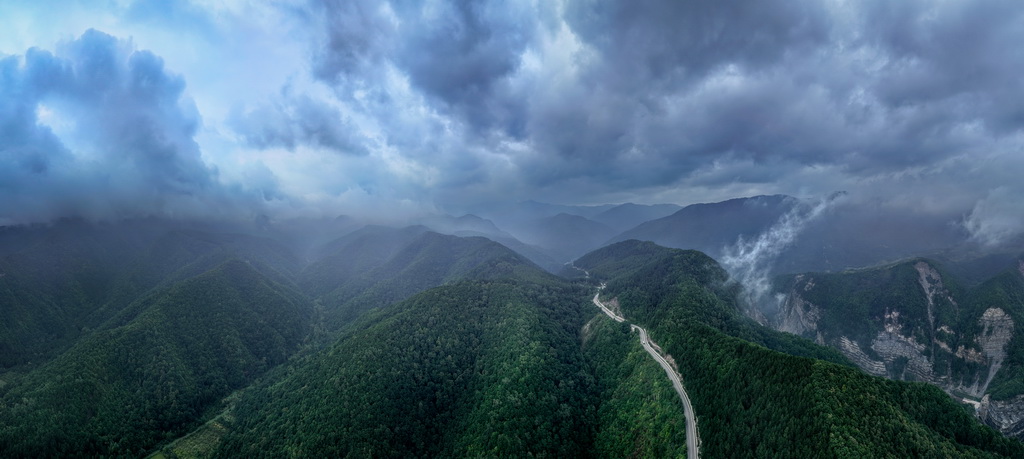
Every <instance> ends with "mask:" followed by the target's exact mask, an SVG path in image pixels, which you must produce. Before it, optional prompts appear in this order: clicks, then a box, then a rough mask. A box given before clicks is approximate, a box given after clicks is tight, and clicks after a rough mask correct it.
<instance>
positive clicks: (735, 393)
mask: <svg viewBox="0 0 1024 459" xmlns="http://www.w3.org/2000/svg"><path fill="white" fill-rule="evenodd" d="M629 260H633V261H639V262H640V263H639V264H638V263H634V262H631V261H629ZM576 266H577V267H579V268H581V269H584V270H587V271H588V272H589V273H590V276H591V277H594V278H596V279H598V280H602V281H604V282H606V285H607V287H606V288H605V289H604V290H603V291H602V292H601V296H602V297H604V298H605V300H604V301H605V302H606V303H609V304H611V305H612V307H614V308H616V309H617V310H618V311H619V312H620V313H621V314H622V315H624V316H625V317H627V318H629V319H630V320H631V321H634V322H635V323H638V324H639V325H641V326H643V327H645V328H647V329H648V335H649V337H650V339H651V340H655V341H657V343H658V344H659V345H660V347H661V349H663V350H664V351H665V353H666V354H668V355H670V356H674V362H675V365H676V366H677V367H678V371H679V373H680V374H681V375H682V379H683V381H684V383H685V385H686V389H687V392H689V395H690V398H691V400H692V401H693V404H694V406H695V409H696V411H697V416H698V418H699V419H700V424H699V425H700V436H701V443H702V446H701V454H702V455H706V456H709V457H747V456H768V455H772V456H780V457H820V456H825V457H828V456H836V457H881V456H888V455H895V456H901V455H908V456H957V457H986V456H988V455H989V454H996V455H1002V456H1009V457H1013V456H1017V455H1020V454H1024V445H1021V444H1020V443H1019V442H1016V441H1013V440H1009V439H1007V438H1005V437H1002V436H1001V435H999V434H998V433H996V432H995V431H993V430H991V429H989V428H987V427H985V426H983V425H982V424H980V423H979V422H977V421H976V420H974V419H973V418H972V416H971V415H970V414H969V413H968V412H967V411H966V410H964V409H963V408H962V407H960V406H958V405H957V404H955V403H954V402H953V401H952V400H951V399H950V398H949V397H948V396H946V395H945V394H943V393H942V392H941V391H940V390H939V389H937V388H935V387H932V386H928V385H922V384H908V383H904V382H897V381H890V380H886V379H883V378H878V377H872V376H869V375H867V374H864V373H863V372H861V371H859V370H857V369H855V368H851V367H850V366H848V365H846V364H842V363H844V362H847V360H846V359H845V358H843V357H842V356H838V358H835V359H834V360H835V361H836V362H838V363H833V362H829V361H827V360H820V359H811V358H806V357H800V356H799V355H808V354H812V353H820V354H821V355H822V356H825V357H828V356H835V353H834V351H829V350H826V349H824V348H822V347H819V346H816V345H814V344H813V343H811V342H809V341H805V340H801V339H796V338H795V337H792V338H775V337H776V336H778V332H760V331H753V330H756V329H757V326H756V324H751V323H750V322H748V321H746V320H744V318H742V317H741V313H740V312H739V308H738V307H737V305H736V300H735V298H736V294H737V292H736V291H735V290H733V289H734V287H730V284H728V283H726V282H725V281H726V279H727V275H726V274H725V272H724V271H723V270H722V269H721V268H720V267H718V266H717V264H716V263H715V262H714V261H713V260H712V259H710V258H708V257H707V256H705V255H703V254H701V253H698V252H694V251H682V250H676V249H665V248H659V247H655V246H653V245H652V244H650V243H644V242H639V241H625V242H622V243H619V244H614V245H611V246H609V247H605V248H603V249H599V250H597V251H595V252H592V253H590V254H588V255H587V256H585V257H582V258H580V259H579V260H577V261H576ZM602 320H606V321H607V320H608V319H602ZM744 335H747V336H749V337H750V338H746V337H744ZM759 341H760V342H762V343H765V344H766V345H768V346H769V347H770V348H771V349H769V348H766V347H764V346H761V345H758V344H755V343H757V342H759ZM780 351H782V352H780Z"/></svg>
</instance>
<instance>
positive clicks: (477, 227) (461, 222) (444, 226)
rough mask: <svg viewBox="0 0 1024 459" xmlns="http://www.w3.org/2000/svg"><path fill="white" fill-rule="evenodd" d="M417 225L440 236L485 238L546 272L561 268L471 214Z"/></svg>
mask: <svg viewBox="0 0 1024 459" xmlns="http://www.w3.org/2000/svg"><path fill="white" fill-rule="evenodd" d="M419 223H420V224H422V225H424V226H426V227H428V228H430V229H431V230H433V231H436V232H438V233H441V234H451V235H453V236H462V237H468V236H480V237H485V238H487V239H490V240H492V241H495V242H497V243H499V244H501V245H503V246H505V247H508V248H510V249H512V250H514V251H515V252H516V253H519V254H520V255H522V256H524V257H526V258H528V259H530V261H532V262H534V263H536V264H537V266H540V267H542V268H544V269H546V270H548V271H552V272H553V271H557V270H559V269H561V267H562V263H560V262H557V261H555V259H554V258H552V256H551V255H550V254H548V253H547V251H546V250H545V249H543V248H541V247H537V246H535V245H530V244H526V243H524V242H522V241H520V240H519V239H516V238H515V236H512V235H511V234H509V233H506V232H505V231H503V230H502V229H500V228H498V227H497V226H496V225H495V224H494V222H492V221H490V220H487V219H484V218H480V217H478V216H476V215H473V214H466V215H463V216H461V217H452V216H451V215H441V216H433V217H429V218H424V219H422V220H420V222H419Z"/></svg>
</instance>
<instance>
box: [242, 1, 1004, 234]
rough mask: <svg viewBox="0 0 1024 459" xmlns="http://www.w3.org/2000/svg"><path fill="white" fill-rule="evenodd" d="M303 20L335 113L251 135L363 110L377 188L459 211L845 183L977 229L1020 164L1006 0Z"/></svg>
mask: <svg viewBox="0 0 1024 459" xmlns="http://www.w3.org/2000/svg"><path fill="white" fill-rule="evenodd" d="M306 16H307V20H308V21H309V23H310V24H311V25H312V26H313V27H315V28H316V30H317V32H316V33H315V34H314V36H315V42H314V43H313V44H312V46H311V51H312V52H311V63H312V67H313V69H314V76H315V77H316V78H318V79H319V80H320V81H321V82H323V83H325V84H327V85H328V86H329V87H330V88H331V89H332V90H333V91H334V95H335V96H336V97H337V100H336V101H335V102H337V103H339V104H342V105H344V106H345V107H346V110H347V111H344V113H345V114H344V115H343V114H342V111H339V112H337V113H335V112H333V111H323V110H321V111H314V110H311V111H308V113H307V112H302V111H300V110H295V109H289V110H290V111H289V110H285V112H288V113H290V114H289V115H288V116H284V117H281V116H279V115H275V116H277V118H274V116H269V115H266V116H264V115H262V114H261V116H260V117H261V118H264V119H274V120H276V121H274V122H273V123H271V124H270V125H269V126H270V127H268V128H267V129H264V130H263V131H262V132H265V133H268V134H267V135H266V136H264V137H262V138H263V139H264V140H262V141H261V140H259V139H260V137H258V136H257V137H252V136H251V135H250V134H251V132H254V131H253V130H252V129H250V130H248V131H246V132H249V133H250V134H246V137H247V138H248V139H249V140H250V141H254V143H256V144H259V143H260V142H264V143H267V144H271V143H275V142H276V143H277V144H278V145H285V146H290V145H292V142H293V141H294V142H295V143H299V142H300V140H299V139H303V138H305V139H307V140H305V142H307V143H311V144H319V145H321V146H325V147H328V148H330V147H329V146H328V145H327V144H328V143H329V142H319V143H318V141H309V140H308V139H309V138H312V137H315V136H313V135H311V134H312V133H319V132H330V131H329V129H328V126H329V125H331V120H334V125H335V127H337V128H338V129H343V130H345V131H349V129H348V128H347V127H346V126H348V124H349V123H348V121H346V117H347V116H348V114H349V113H354V114H357V115H358V118H359V119H360V120H370V124H372V125H374V127H375V132H377V133H378V135H379V136H378V137H375V138H374V140H373V141H372V142H370V141H368V140H367V139H365V138H359V137H358V136H357V137H345V139H346V141H351V142H356V143H359V142H362V143H364V144H367V148H368V150H369V151H370V153H369V154H368V156H369V157H371V158H378V156H381V157H386V160H385V161H383V163H382V164H383V165H384V166H388V167H381V169H380V170H381V172H380V173H379V174H377V175H375V183H374V184H373V185H372V186H373V187H374V188H375V189H381V188H388V187H391V188H396V189H397V188H402V189H409V188H410V187H407V186H405V185H407V184H405V183H404V182H403V181H407V180H409V179H408V177H409V176H410V175H409V174H405V172H408V171H414V172H413V173H412V174H411V176H415V177H428V179H424V181H423V182H422V183H420V184H419V185H416V186H412V187H411V189H415V190H421V193H419V197H421V198H424V199H432V198H433V199H439V200H442V201H447V200H452V199H454V200H456V201H458V200H459V199H461V200H462V202H466V201H467V200H472V199H476V200H481V201H486V200H489V199H531V198H535V199H544V200H556V201H564V202H573V201H576V202H579V201H581V200H584V198H582V197H581V196H585V197H586V198H585V200H586V201H588V202H595V201H601V200H607V199H622V197H626V198H629V197H641V199H642V197H643V196H644V195H649V194H650V193H657V194H659V195H661V196H672V190H684V191H688V190H697V191H703V192H711V193H713V194H714V193H719V192H718V191H715V190H740V192H743V193H809V194H817V195H827V194H828V193H829V192H831V191H833V190H835V189H836V187H840V188H842V189H849V190H850V191H851V192H852V193H851V195H852V196H859V195H861V194H868V195H872V196H871V198H875V197H878V195H880V194H888V196H890V197H898V198H894V199H897V200H899V201H900V202H902V203H903V204H905V205H908V206H917V207H918V208H927V209H930V210H929V211H931V210H935V211H937V212H938V211H941V212H945V213H947V214H956V213H957V212H959V213H960V214H962V215H968V218H967V220H968V221H967V222H966V226H968V227H971V228H992V227H993V226H992V225H991V224H988V225H986V224H983V223H979V222H975V220H977V219H979V218H981V219H983V216H985V215H991V214H993V212H994V211H993V210H992V209H1005V208H1007V207H1006V206H1004V205H1003V204H1001V203H1002V200H1005V199H1006V197H1007V196H1012V195H1014V193H1015V192H1018V191H1020V192H1021V193H1024V189H1022V188H1024V186H1021V185H1018V184H1017V183H1014V182H1013V180H1011V179H1009V178H1008V177H1011V176H1014V175H1015V174H1016V175H1017V176H1019V173H1021V172H1024V171H1022V170H1021V164H1020V162H1019V161H1012V160H1010V159H1011V158H1013V157H1014V155H1016V154H1019V151H1020V149H1021V144H1022V135H1024V132H1022V129H1021V128H1022V126H1024V108H1021V107H1022V105H1021V104H1019V101H1020V100H1022V96H1024V79H1021V78H1020V77H1019V75H1021V74H1022V72H1024V52H1021V51H1018V48H1019V47H1018V46H1016V44H1017V43H1020V42H1021V41H1022V40H1024V6H1022V4H1020V3H1019V2H1013V1H1002V0H979V1H974V2H932V1H923V0H920V1H918V0H911V1H905V2H888V1H867V2H814V1H802V0H800V1H783V0H771V1H755V0H744V1H731V2H703V1H656V0H640V1H592V0H568V1H566V2H562V3H555V2H525V1H524V2H466V1H440V2H428V3H424V2H406V1H398V0H395V1H390V2H364V1H355V2H343V1H324V2H317V1H311V2H310V7H309V8H308V9H307V12H306ZM296 97H298V96H296ZM299 105H301V103H299ZM299 105H296V106H299ZM285 106H290V105H288V104H285ZM254 113H255V112H254ZM353 116H355V115H353ZM305 118H308V119H309V120H308V121H306V120H305ZM325 119H326V120H327V121H326V122H325V121H323V120H325ZM286 124H287V125H290V126H291V127H288V128H284V127H282V126H283V125H286ZM309 126H314V127H315V128H312V129H311V128H309ZM255 131H259V129H256V130H255ZM292 139H295V140H292ZM374 142H379V145H378V144H375V143H374ZM379 149H383V150H385V151H387V154H386V155H377V154H375V153H374V152H377V151H378V150H379ZM396 164H398V165H400V167H398V168H397V169H398V170H400V171H404V172H402V173H395V172H394V171H392V170H391V169H389V167H392V168H393V166H395V165H396ZM403 174H404V175H403ZM993 177H996V179H993ZM388 180H391V181H392V183H391V184H389V183H387V181H388ZM398 182H403V184H399V183H398ZM950 183H952V184H955V186H949V185H947V184H950ZM940 184H941V185H940ZM684 191H679V192H678V193H683V192H684ZM723 193H724V192H723ZM944 195H945V196H948V198H945V199H944V198H942V196H944ZM716 196H717V194H716ZM908 196H909V197H908ZM676 197H677V199H693V200H701V199H702V198H701V197H699V196H697V197H689V198H687V197H684V196H682V195H680V194H677V195H676ZM865 199H867V198H865ZM914 199H917V200H918V201H919V202H917V203H914V202H912V201H913V200H914ZM981 201H984V203H982V204H984V205H980V204H979V203H980V202H981ZM997 201H998V202H997ZM942 203H945V206H946V207H945V208H942V209H938V208H939V207H942V205H943V204H942ZM444 204H445V203H441V205H444ZM1011 207H1012V206H1011ZM936 209H938V210H936ZM999 212H1002V210H1000V211H999ZM997 226H999V228H1000V229H999V231H1001V232H1002V233H1006V232H1007V231H1010V230H1008V229H1007V228H1008V227H1010V226H1012V225H1009V224H1003V223H1000V224H999V225H997ZM978 231H981V232H983V230H980V229H979V230H978ZM1002 233H1000V234H1002Z"/></svg>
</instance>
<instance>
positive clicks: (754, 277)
mask: <svg viewBox="0 0 1024 459" xmlns="http://www.w3.org/2000/svg"><path fill="white" fill-rule="evenodd" d="M845 195H846V193H844V192H838V193H833V194H832V195H830V196H828V197H826V198H824V199H820V200H818V201H816V202H811V203H806V202H801V203H799V204H798V205H796V206H794V207H793V208H792V209H791V210H789V211H788V212H786V213H785V214H783V215H782V216H781V217H779V221H778V222H776V223H775V224H773V225H772V226H770V227H769V228H768V229H767V230H765V231H764V232H763V233H761V234H760V235H758V236H757V237H755V238H753V239H750V240H745V239H744V238H743V237H742V236H741V237H740V238H739V239H738V240H737V241H736V243H735V244H733V245H732V246H729V247H726V248H725V250H723V251H722V260H721V262H722V266H724V267H725V269H726V270H727V271H728V272H729V274H730V275H731V276H732V278H733V279H734V280H736V281H737V282H739V283H740V284H741V285H743V287H744V295H745V299H746V301H747V305H748V307H750V308H752V310H755V311H756V310H757V309H758V308H761V307H763V306H764V305H765V301H766V298H767V296H768V293H769V292H770V291H771V287H772V285H771V275H772V265H773V263H774V262H775V260H776V259H777V258H778V256H779V255H780V254H782V253H783V251H785V250H786V249H787V248H789V247H790V246H791V245H792V244H793V243H794V242H795V241H796V239H797V237H798V236H800V233H801V232H802V231H803V230H804V228H806V227H807V224H808V223H811V222H812V221H814V220H815V219H817V218H818V217H820V216H821V215H822V214H824V213H825V212H826V211H827V210H829V209H830V208H831V207H832V206H833V205H834V204H835V203H836V201H837V200H839V199H840V198H842V197H843V196H845Z"/></svg>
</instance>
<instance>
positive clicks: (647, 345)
mask: <svg viewBox="0 0 1024 459" xmlns="http://www.w3.org/2000/svg"><path fill="white" fill-rule="evenodd" d="M577 269H578V268H577ZM601 288H604V285H603V284H602V285H601ZM599 294H600V292H598V293H595V294H594V304H595V305H597V307H599V308H601V310H602V311H604V313H605V314H607V315H608V317H611V318H612V320H614V321H616V322H625V321H626V319H625V318H624V317H622V316H620V315H618V314H615V313H614V312H613V311H612V310H611V309H608V307H607V306H605V305H604V303H602V302H601V300H599V299H598V295H599ZM629 327H630V329H632V330H637V331H639V332H640V344H642V345H643V346H644V349H645V350H647V353H648V354H651V357H654V360H656V361H657V362H658V364H659V365H661V368H662V369H664V370H665V373H666V374H667V375H668V378H669V379H671V380H672V387H674V388H675V389H676V393H678V394H679V398H680V399H682V401H683V414H684V415H685V416H686V456H687V457H688V458H689V459H697V458H698V457H699V456H700V451H699V449H698V448H700V437H698V436H697V417H696V416H694V414H693V405H691V404H690V397H689V396H688V395H686V390H685V389H683V381H682V380H681V379H680V378H679V373H676V370H675V369H673V368H672V366H671V365H669V363H668V361H667V360H665V358H664V357H662V356H661V354H659V353H658V351H657V350H656V349H654V347H653V346H652V345H651V340H650V338H648V337H647V330H644V328H643V327H640V326H639V325H634V324H629Z"/></svg>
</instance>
